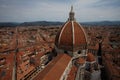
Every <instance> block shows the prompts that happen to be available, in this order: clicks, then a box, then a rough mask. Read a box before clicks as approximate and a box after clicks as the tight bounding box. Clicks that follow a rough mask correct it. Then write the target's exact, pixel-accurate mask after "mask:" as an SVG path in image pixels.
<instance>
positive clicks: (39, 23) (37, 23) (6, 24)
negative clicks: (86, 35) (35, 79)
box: [0, 21, 120, 27]
mask: <svg viewBox="0 0 120 80" xmlns="http://www.w3.org/2000/svg"><path fill="white" fill-rule="evenodd" d="M62 24H64V22H51V21H35V22H23V23H17V22H1V23H0V27H15V26H51V25H53V26H55V25H62ZM81 24H82V25H90V26H93V25H94V26H120V21H100V22H81Z"/></svg>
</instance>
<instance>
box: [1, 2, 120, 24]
mask: <svg viewBox="0 0 120 80" xmlns="http://www.w3.org/2000/svg"><path fill="white" fill-rule="evenodd" d="M71 5H73V6H74V12H75V18H76V20H77V21H79V22H86V21H105V20H110V21H116V20H119V21H120V0H0V22H29V21H43V20H46V21H63V22H64V21H66V20H67V18H68V13H69V11H70V7H71Z"/></svg>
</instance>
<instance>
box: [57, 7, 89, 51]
mask: <svg viewBox="0 0 120 80" xmlns="http://www.w3.org/2000/svg"><path fill="white" fill-rule="evenodd" d="M72 13H73V14H72ZM55 45H56V47H58V48H59V49H64V50H68V51H76V50H79V49H84V48H86V45H87V38H86V34H85V31H84V29H83V28H82V26H81V25H80V24H79V23H77V22H76V21H75V18H74V12H73V10H72V8H71V12H70V14H69V19H68V21H67V22H66V23H65V24H64V25H63V26H62V28H61V30H60V31H59V32H58V34H57V36H56V39H55Z"/></svg>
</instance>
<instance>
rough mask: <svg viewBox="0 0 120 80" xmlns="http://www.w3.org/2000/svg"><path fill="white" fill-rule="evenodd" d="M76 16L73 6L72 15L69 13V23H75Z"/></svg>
mask: <svg viewBox="0 0 120 80" xmlns="http://www.w3.org/2000/svg"><path fill="white" fill-rule="evenodd" d="M74 15H75V13H74V11H73V6H71V11H70V13H69V18H68V20H69V21H75V18H74Z"/></svg>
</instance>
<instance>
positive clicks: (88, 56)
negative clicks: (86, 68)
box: [86, 53, 95, 62]
mask: <svg viewBox="0 0 120 80" xmlns="http://www.w3.org/2000/svg"><path fill="white" fill-rule="evenodd" d="M86 61H88V62H92V61H95V56H94V55H93V54H92V53H88V54H87V59H86Z"/></svg>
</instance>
